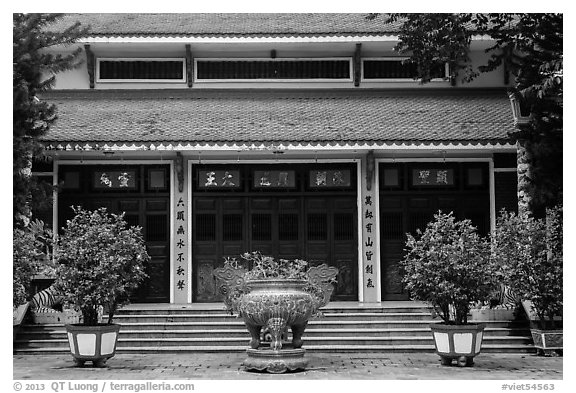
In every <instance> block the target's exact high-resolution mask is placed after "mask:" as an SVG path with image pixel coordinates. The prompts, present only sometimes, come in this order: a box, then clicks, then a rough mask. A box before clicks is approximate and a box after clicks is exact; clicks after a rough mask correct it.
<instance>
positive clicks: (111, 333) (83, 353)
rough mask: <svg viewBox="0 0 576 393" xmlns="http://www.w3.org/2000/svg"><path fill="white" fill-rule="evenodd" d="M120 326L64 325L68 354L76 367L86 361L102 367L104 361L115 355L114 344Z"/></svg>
mask: <svg viewBox="0 0 576 393" xmlns="http://www.w3.org/2000/svg"><path fill="white" fill-rule="evenodd" d="M119 331H120V325H117V324H111V325H98V326H84V325H66V332H67V333H68V342H69V343H70V352H71V353H72V356H73V357H74V361H75V362H76V364H77V365H78V366H83V365H84V363H85V362H86V361H87V360H90V361H92V363H93V364H94V366H96V367H102V366H104V364H105V363H106V360H108V359H109V358H111V357H113V356H114V355H115V354H116V343H117V341H118V332H119Z"/></svg>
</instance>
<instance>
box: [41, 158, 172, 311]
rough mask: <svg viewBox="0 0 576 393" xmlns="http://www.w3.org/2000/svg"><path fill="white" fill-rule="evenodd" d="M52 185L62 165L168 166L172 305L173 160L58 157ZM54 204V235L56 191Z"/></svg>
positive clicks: (56, 224)
mask: <svg viewBox="0 0 576 393" xmlns="http://www.w3.org/2000/svg"><path fill="white" fill-rule="evenodd" d="M53 163H54V177H53V181H54V184H55V185H57V184H58V169H59V167H60V166H62V165H154V164H162V165H167V164H168V165H169V166H170V196H169V198H170V213H169V214H170V217H169V222H168V225H169V226H170V234H169V236H170V241H169V243H170V246H169V247H170V255H169V258H170V259H169V263H170V284H169V285H170V304H173V303H174V264H173V260H174V225H173V221H172V218H173V217H174V161H173V160H169V159H166V160H163V159H160V160H62V159H59V158H58V157H55V158H54V161H53ZM53 196H54V204H53V210H52V218H53V224H52V229H53V231H54V233H55V234H56V233H58V191H57V190H54V193H53Z"/></svg>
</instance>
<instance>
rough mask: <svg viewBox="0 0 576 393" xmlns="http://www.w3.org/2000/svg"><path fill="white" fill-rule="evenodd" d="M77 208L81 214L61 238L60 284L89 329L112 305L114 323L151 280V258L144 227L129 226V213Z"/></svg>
mask: <svg viewBox="0 0 576 393" xmlns="http://www.w3.org/2000/svg"><path fill="white" fill-rule="evenodd" d="M73 209H74V212H75V216H74V218H73V219H72V220H69V221H67V223H66V227H65V228H64V233H63V235H62V236H61V237H60V238H59V239H58V247H57V250H56V255H57V260H58V262H59V266H58V277H57V280H56V283H55V284H56V287H57V289H58V290H60V291H61V292H62V293H63V297H64V301H65V303H68V304H72V305H75V306H77V307H78V308H80V311H81V312H82V315H83V317H84V324H85V325H96V324H97V323H98V308H99V307H100V306H105V307H107V309H108V312H109V319H108V323H109V324H110V323H112V318H113V316H114V313H115V311H116V309H117V308H118V307H119V306H121V305H123V304H125V303H128V301H129V299H128V297H129V295H130V294H131V293H132V291H133V290H135V289H136V288H137V287H138V284H139V283H140V282H141V281H142V280H143V279H144V278H145V277H146V274H145V273H144V263H146V262H147V261H149V259H150V257H149V256H148V253H147V252H146V246H145V244H144V239H143V237H142V234H141V232H140V228H139V227H127V224H126V222H125V221H124V215H123V214H121V215H116V214H109V213H108V212H107V211H106V208H100V209H97V210H94V211H88V210H84V209H82V208H81V207H73Z"/></svg>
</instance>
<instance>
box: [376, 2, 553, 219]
mask: <svg viewBox="0 0 576 393" xmlns="http://www.w3.org/2000/svg"><path fill="white" fill-rule="evenodd" d="M382 16H383V18H382V19H384V23H398V22H400V23H401V25H400V30H399V35H398V37H399V43H398V44H397V45H396V46H395V50H397V51H398V52H399V53H403V54H407V55H408V56H409V61H411V62H414V63H416V65H417V70H418V75H417V78H419V79H420V80H421V81H422V82H423V83H426V82H428V81H430V76H431V70H432V69H433V68H434V67H435V66H436V65H437V64H438V63H448V64H449V65H450V70H451V77H452V78H455V77H456V74H460V75H461V77H462V81H463V82H468V81H471V80H473V79H474V78H476V77H477V76H478V75H480V74H481V73H484V72H491V71H493V70H495V69H496V68H497V67H499V66H504V72H510V73H511V74H512V75H513V76H514V77H515V78H514V85H513V87H512V89H511V90H512V92H514V93H516V94H518V95H519V96H520V98H521V99H520V101H521V103H522V105H521V106H522V111H523V112H524V113H525V114H529V119H530V122H529V124H528V125H527V126H523V127H522V129H520V130H519V131H518V132H515V133H514V134H513V135H510V137H511V138H512V139H514V140H518V139H522V140H526V141H528V142H529V143H527V145H526V146H527V148H528V149H529V150H530V152H531V154H530V155H531V156H532V157H533V159H534V161H533V162H532V163H531V164H532V166H533V168H534V169H533V171H532V178H531V179H529V180H530V183H531V186H530V187H528V188H527V191H528V193H529V195H530V196H531V197H532V198H531V199H532V201H531V206H530V209H531V210H532V212H533V213H537V214H538V213H539V212H541V211H543V210H544V208H545V207H550V206H554V205H556V204H558V203H561V201H562V129H563V67H564V66H563V15H562V14H553V13H543V14H535V13H516V14H514V13H489V14H475V13H454V14H409V13H394V14H387V15H382ZM378 17H380V14H369V15H368V16H367V18H368V19H376V18H378ZM473 34H482V35H487V36H489V37H491V38H492V39H493V40H494V44H493V45H492V46H491V47H489V48H487V49H486V52H487V53H489V54H490V57H489V58H488V60H487V61H486V62H485V63H484V64H481V65H479V66H478V68H477V69H473V68H472V67H471V65H470V59H469V56H468V54H469V52H470V43H471V38H472V35H473Z"/></svg>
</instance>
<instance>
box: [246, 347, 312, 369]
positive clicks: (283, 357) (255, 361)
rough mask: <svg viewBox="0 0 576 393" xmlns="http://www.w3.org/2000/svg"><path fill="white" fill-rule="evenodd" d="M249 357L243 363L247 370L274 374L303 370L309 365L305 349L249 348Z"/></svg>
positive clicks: (247, 351)
mask: <svg viewBox="0 0 576 393" xmlns="http://www.w3.org/2000/svg"><path fill="white" fill-rule="evenodd" d="M246 353H247V354H248V357H247V358H246V359H245V360H244V363H242V365H243V366H244V368H245V369H246V370H257V371H267V372H269V373H272V374H281V373H285V372H288V371H302V370H304V369H305V368H306V366H307V365H308V359H306V358H305V357H304V354H305V353H306V350H305V349H301V348H298V349H280V350H276V351H275V350H273V349H269V348H261V349H247V350H246Z"/></svg>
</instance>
